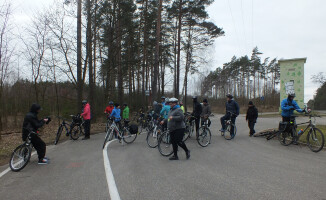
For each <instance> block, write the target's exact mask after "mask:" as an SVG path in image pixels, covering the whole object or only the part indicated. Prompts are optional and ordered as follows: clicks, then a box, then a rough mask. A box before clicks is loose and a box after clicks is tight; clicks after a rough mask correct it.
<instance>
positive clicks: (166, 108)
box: [160, 105, 171, 119]
mask: <svg viewBox="0 0 326 200" xmlns="http://www.w3.org/2000/svg"><path fill="white" fill-rule="evenodd" d="M170 110H171V107H170V106H169V105H164V106H163V108H162V110H161V112H160V115H163V117H164V119H167V118H168V114H169V112H170Z"/></svg>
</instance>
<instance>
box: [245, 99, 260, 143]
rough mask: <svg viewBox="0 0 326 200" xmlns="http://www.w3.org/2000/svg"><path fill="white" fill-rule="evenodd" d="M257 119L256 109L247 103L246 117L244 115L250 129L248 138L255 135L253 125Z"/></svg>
mask: <svg viewBox="0 0 326 200" xmlns="http://www.w3.org/2000/svg"><path fill="white" fill-rule="evenodd" d="M257 118H258V109H257V108H256V106H255V105H254V104H253V103H252V101H249V104H248V110H247V115H246V121H247V122H248V127H249V129H250V131H249V136H250V137H251V136H253V134H255V133H256V131H255V124H256V122H257Z"/></svg>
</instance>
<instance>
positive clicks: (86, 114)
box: [80, 100, 91, 140]
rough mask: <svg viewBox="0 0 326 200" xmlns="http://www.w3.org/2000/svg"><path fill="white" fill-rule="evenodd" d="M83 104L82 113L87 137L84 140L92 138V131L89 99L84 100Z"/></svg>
mask: <svg viewBox="0 0 326 200" xmlns="http://www.w3.org/2000/svg"><path fill="white" fill-rule="evenodd" d="M82 104H83V113H82V114H80V116H81V117H83V119H84V130H85V137H84V138H83V139H82V140H88V139H90V131H91V106H90V105H89V103H88V102H87V100H83V101H82Z"/></svg>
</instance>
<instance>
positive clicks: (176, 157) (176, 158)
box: [169, 156, 179, 160]
mask: <svg viewBox="0 0 326 200" xmlns="http://www.w3.org/2000/svg"><path fill="white" fill-rule="evenodd" d="M169 160H179V158H178V156H172V157H170V158H169Z"/></svg>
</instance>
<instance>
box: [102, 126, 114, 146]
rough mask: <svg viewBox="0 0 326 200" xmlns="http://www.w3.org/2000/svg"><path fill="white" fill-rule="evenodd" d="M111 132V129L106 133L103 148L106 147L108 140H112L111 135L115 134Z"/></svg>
mask: <svg viewBox="0 0 326 200" xmlns="http://www.w3.org/2000/svg"><path fill="white" fill-rule="evenodd" d="M111 132H112V131H111V129H109V130H107V131H106V135H105V138H104V143H103V147H102V149H104V147H105V144H106V142H107V141H110V137H111V135H113V134H111Z"/></svg>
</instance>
